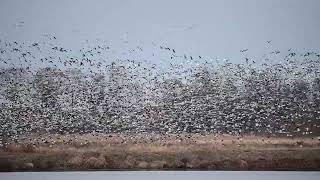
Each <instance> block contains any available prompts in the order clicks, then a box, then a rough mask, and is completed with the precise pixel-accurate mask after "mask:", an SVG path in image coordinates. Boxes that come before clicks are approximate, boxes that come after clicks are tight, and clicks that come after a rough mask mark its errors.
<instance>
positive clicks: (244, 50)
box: [240, 49, 248, 53]
mask: <svg viewBox="0 0 320 180" xmlns="http://www.w3.org/2000/svg"><path fill="white" fill-rule="evenodd" d="M246 51H248V49H243V50H240V52H242V53H243V52H246Z"/></svg>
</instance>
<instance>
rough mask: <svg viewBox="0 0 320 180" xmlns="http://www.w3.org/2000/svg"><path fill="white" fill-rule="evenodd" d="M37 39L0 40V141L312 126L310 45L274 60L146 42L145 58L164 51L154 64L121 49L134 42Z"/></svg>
mask: <svg viewBox="0 0 320 180" xmlns="http://www.w3.org/2000/svg"><path fill="white" fill-rule="evenodd" d="M45 38H46V40H45V41H43V42H33V43H27V42H17V41H5V40H1V39H0V85H1V87H0V138H1V141H5V140H8V139H11V140H16V139H18V138H19V136H21V135H24V134H28V133H59V134H60V133H61V134H72V133H92V132H100V133H128V134H130V133H161V134H180V133H200V134H203V133H221V134H269V135H270V134H277V135H284V136H294V135H319V134H320V96H319V95H320V76H319V75H320V71H319V70H320V54H319V53H316V52H306V53H300V54H299V53H297V52H293V50H292V49H289V50H288V51H287V55H286V56H285V57H284V58H283V59H282V60H281V62H275V61H273V59H272V57H269V56H268V55H266V56H265V57H264V59H263V60H253V59H250V58H248V57H245V62H244V63H238V64H237V63H231V62H229V61H228V60H224V61H223V62H220V61H219V62H218V61H217V60H213V59H210V58H207V57H205V56H201V55H197V56H194V55H188V54H186V53H182V54H181V53H178V51H177V50H176V49H174V48H171V47H167V46H163V45H156V44H154V43H153V46H154V47H156V49H155V50H156V51H155V52H152V53H149V54H150V58H159V59H163V58H165V60H164V61H165V62H164V65H161V64H160V65H159V64H157V63H156V62H151V61H147V60H143V59H142V60H137V58H130V57H139V53H140V54H141V53H144V54H145V53H148V52H144V51H145V49H144V47H142V46H136V47H134V48H129V49H127V51H126V52H124V53H121V54H122V55H125V56H122V57H121V58H112V59H111V60H109V59H110V57H112V54H114V53H115V52H116V50H115V49H113V48H112V46H111V45H110V44H108V43H100V44H95V45H93V46H92V45H88V46H87V47H83V48H81V49H80V50H78V51H74V50H72V49H68V48H64V47H62V46H61V45H59V42H58V38H56V37H55V36H51V35H45ZM270 43H271V41H268V42H267V44H270ZM247 51H248V49H243V50H240V53H243V54H245V53H247ZM161 53H162V55H161V57H157V56H159V54H161ZM278 54H280V51H279V50H275V51H273V52H271V53H269V55H278ZM126 55H127V56H126ZM267 56H268V57H267ZM258 62H259V63H258ZM0 144H1V143H0Z"/></svg>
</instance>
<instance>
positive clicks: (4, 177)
mask: <svg viewBox="0 0 320 180" xmlns="http://www.w3.org/2000/svg"><path fill="white" fill-rule="evenodd" d="M0 179H1V180H20V179H21V180H26V179H32V180H51V179H59V180H69V179H76V180H83V179H90V180H99V179H108V180H109V179H116V180H121V179H130V180H149V179H152V180H158V179H159V180H160V179H161V180H162V179H165V180H176V179H183V180H194V179H225V180H234V179H237V180H251V179H259V180H265V179H268V180H269V179H272V180H278V179H279V180H280V179H281V180H283V179H290V180H306V179H308V180H313V179H314V180H318V179H320V172H288V171H282V172H273V171H259V172H255V171H250V172H245V171H211V172H208V171H98V172H12V173H11V172H10V173H0Z"/></svg>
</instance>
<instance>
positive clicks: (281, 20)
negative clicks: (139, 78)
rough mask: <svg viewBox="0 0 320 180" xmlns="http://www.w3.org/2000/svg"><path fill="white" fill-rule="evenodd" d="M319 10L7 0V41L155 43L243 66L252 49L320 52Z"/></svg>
mask: <svg viewBox="0 0 320 180" xmlns="http://www.w3.org/2000/svg"><path fill="white" fill-rule="evenodd" d="M319 7H320V1H319V0H242V1H240V0H233V1H231V0H219V1H214V0H197V1H196V0H193V1H191V0H175V1H173V0H157V1H155V0H90V1H89V0H87V1H84V0H77V1H75V0H74V1H72V0H55V1H53V0H20V1H19V0H1V2H0V37H2V38H6V39H9V40H21V41H37V40H39V39H40V38H41V36H42V35H43V34H54V35H55V36H56V37H57V38H59V41H61V43H62V44H63V45H65V46H68V47H79V46H81V42H84V40H86V39H88V40H92V41H95V40H96V39H97V38H100V39H104V40H107V41H108V42H110V44H113V45H114V47H116V49H117V50H119V51H121V49H122V48H123V47H124V46H128V45H124V44H125V43H123V41H128V42H129V44H130V45H133V46H136V45H140V46H143V47H145V48H146V49H148V47H150V46H152V43H155V44H157V45H161V44H162V45H167V46H169V47H174V48H175V49H176V51H177V52H180V53H186V54H191V55H195V56H196V55H202V56H205V57H213V58H231V60H233V61H237V60H238V59H239V58H241V57H243V56H242V55H241V53H240V52H239V50H240V49H247V48H248V49H249V51H248V53H249V54H250V55H252V56H258V57H261V56H262V55H263V54H264V53H267V52H270V51H272V50H274V49H276V48H279V49H280V50H286V49H288V48H294V49H298V50H304V49H308V50H309V49H311V50H316V51H319V49H320V35H319V32H320V20H319V18H320V11H319ZM21 21H23V22H24V23H23V24H21V23H19V22H21ZM267 40H272V43H271V44H267V43H266V41H267ZM150 51H151V50H150ZM146 53H149V54H150V52H146ZM144 55H145V54H144ZM145 56H146V57H149V56H148V55H145ZM155 60H156V59H155Z"/></svg>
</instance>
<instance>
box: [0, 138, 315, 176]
mask: <svg viewBox="0 0 320 180" xmlns="http://www.w3.org/2000/svg"><path fill="white" fill-rule="evenodd" d="M35 137H37V138H35ZM48 137H50V138H48ZM44 138H46V140H44ZM35 139H36V140H35ZM90 169H103V170H109V169H111V170H112V169H113V170H119V169H126V170H145V169H147V170H163V169H165V170H186V169H193V170H320V141H319V140H318V139H317V138H312V137H308V138H285V137H269V138H268V137H255V136H245V137H236V136H224V135H219V136H214V135H206V136H201V135H187V134H185V135H165V136H164V135H150V134H148V135H147V134H138V135H125V134H86V135H75V134H73V135H63V136H62V135H53V134H51V135H48V134H47V135H29V136H26V137H21V139H20V140H19V143H11V144H10V145H8V146H7V147H6V148H2V149H1V150H0V170H1V171H20V170H22V171H26V170H32V171H48V170H49V171H50V170H90Z"/></svg>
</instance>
